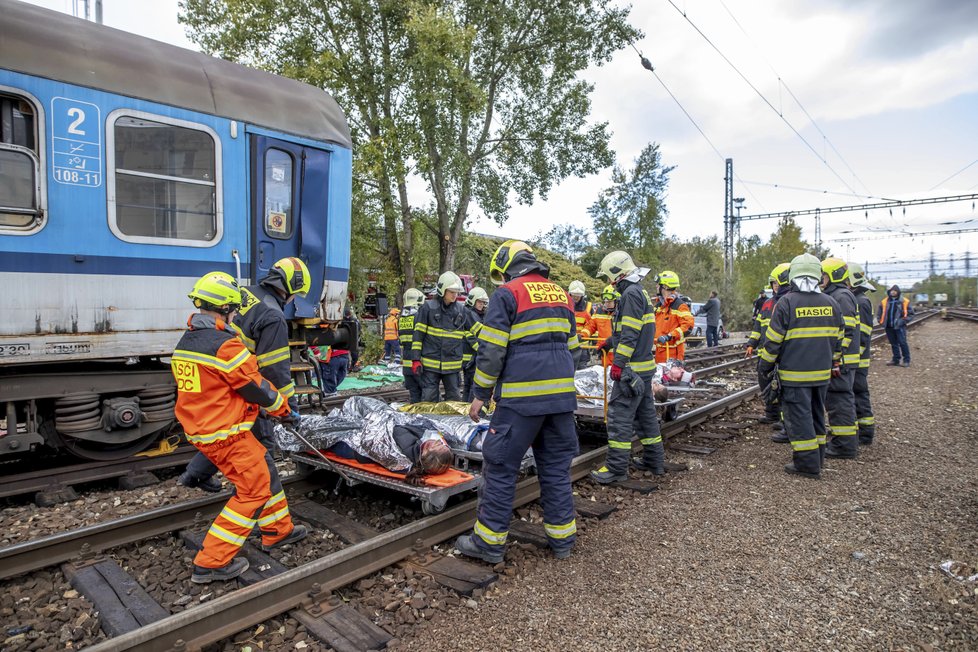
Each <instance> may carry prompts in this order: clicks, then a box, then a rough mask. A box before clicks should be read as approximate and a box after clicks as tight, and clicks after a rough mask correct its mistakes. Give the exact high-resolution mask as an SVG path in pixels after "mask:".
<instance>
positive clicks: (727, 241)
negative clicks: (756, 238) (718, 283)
mask: <svg viewBox="0 0 978 652" xmlns="http://www.w3.org/2000/svg"><path fill="white" fill-rule="evenodd" d="M725 163H726V171H725V173H724V176H723V183H724V192H723V275H724V277H725V278H726V280H727V283H730V282H731V281H732V280H733V268H734V235H735V234H736V232H737V224H738V222H739V220H738V219H737V218H736V217H734V212H733V179H734V176H733V159H732V158H728V159H726V161H725Z"/></svg>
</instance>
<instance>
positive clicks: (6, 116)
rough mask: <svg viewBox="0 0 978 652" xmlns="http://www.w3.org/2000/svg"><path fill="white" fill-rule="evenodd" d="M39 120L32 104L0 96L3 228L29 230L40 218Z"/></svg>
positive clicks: (0, 214)
mask: <svg viewBox="0 0 978 652" xmlns="http://www.w3.org/2000/svg"><path fill="white" fill-rule="evenodd" d="M36 118H37V113H36V111H35V110H34V106H33V105H32V104H31V103H30V102H29V101H27V100H26V99H24V98H22V97H17V96H15V95H7V94H5V93H3V94H0V229H2V228H9V229H13V230H24V229H29V228H30V227H32V226H34V225H35V224H36V223H37V222H38V220H39V219H40V217H41V211H40V199H41V187H40V179H39V176H40V169H41V166H40V162H39V160H38V156H37V119H36Z"/></svg>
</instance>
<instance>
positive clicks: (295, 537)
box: [261, 525, 309, 552]
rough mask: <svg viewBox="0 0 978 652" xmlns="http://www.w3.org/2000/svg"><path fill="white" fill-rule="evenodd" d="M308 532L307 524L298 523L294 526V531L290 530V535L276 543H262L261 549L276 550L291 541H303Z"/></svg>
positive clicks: (266, 550)
mask: <svg viewBox="0 0 978 652" xmlns="http://www.w3.org/2000/svg"><path fill="white" fill-rule="evenodd" d="M307 534H309V532H307V531H306V526H305V525H296V526H294V527H293V528H292V531H291V532H289V534H288V536H286V537H285V538H284V539H282V540H281V541H276V542H275V543H272V544H269V545H267V546H266V545H265V544H264V543H263V544H261V549H262V550H264V551H265V552H268V551H269V550H274V549H275V548H280V547H282V546H287V545H289V544H290V543H296V542H297V541H302V540H303V539H305V538H306V535H307Z"/></svg>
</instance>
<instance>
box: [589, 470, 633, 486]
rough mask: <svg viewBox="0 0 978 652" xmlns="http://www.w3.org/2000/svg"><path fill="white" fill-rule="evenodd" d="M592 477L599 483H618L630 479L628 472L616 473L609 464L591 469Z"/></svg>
mask: <svg viewBox="0 0 978 652" xmlns="http://www.w3.org/2000/svg"><path fill="white" fill-rule="evenodd" d="M591 479H592V480H594V481H595V482H597V483H598V484H616V483H618V482H624V481H625V480H627V479H628V473H627V472H625V473H616V472H615V471H612V470H611V469H609V468H608V467H607V466H602V467H601V468H600V469H598V470H596V471H591Z"/></svg>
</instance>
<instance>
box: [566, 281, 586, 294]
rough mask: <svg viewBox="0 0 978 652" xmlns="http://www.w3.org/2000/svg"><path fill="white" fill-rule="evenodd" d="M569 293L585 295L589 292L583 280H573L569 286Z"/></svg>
mask: <svg viewBox="0 0 978 652" xmlns="http://www.w3.org/2000/svg"><path fill="white" fill-rule="evenodd" d="M567 294H569V295H571V296H578V297H583V296H584V295H585V294H587V288H586V287H584V283H583V282H581V281H571V284H570V287H569V288H567Z"/></svg>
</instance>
